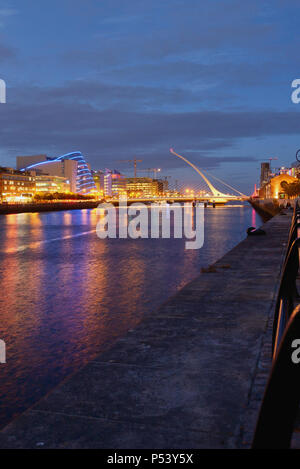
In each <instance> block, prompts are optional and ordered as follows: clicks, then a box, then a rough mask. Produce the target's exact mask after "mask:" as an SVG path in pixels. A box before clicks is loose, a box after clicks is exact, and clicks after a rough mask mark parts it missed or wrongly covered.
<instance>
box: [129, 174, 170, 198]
mask: <svg viewBox="0 0 300 469" xmlns="http://www.w3.org/2000/svg"><path fill="white" fill-rule="evenodd" d="M159 188H160V190H163V185H162V184H160V183H159V181H158V180H157V179H151V178H147V177H137V178H127V193H128V196H129V197H153V196H157V195H159V192H160V190H159Z"/></svg>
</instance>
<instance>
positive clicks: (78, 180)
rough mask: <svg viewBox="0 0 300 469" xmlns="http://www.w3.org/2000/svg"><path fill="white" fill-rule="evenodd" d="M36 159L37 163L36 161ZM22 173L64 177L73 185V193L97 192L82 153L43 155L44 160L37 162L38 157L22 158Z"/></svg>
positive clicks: (20, 160)
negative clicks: (53, 156)
mask: <svg viewBox="0 0 300 469" xmlns="http://www.w3.org/2000/svg"><path fill="white" fill-rule="evenodd" d="M34 159H35V161H34ZM20 162H22V165H24V166H23V167H22V169H21V170H22V171H25V170H26V171H30V170H31V171H40V172H42V173H45V174H52V175H53V174H55V175H56V176H63V177H65V178H66V179H68V180H69V181H70V183H71V187H72V191H74V192H77V193H79V194H88V193H89V192H91V191H96V185H95V182H94V179H93V176H92V173H91V170H90V169H89V167H88V165H87V163H86V161H85V159H84V157H83V155H82V153H81V152H80V151H76V152H73V153H67V154H66V155H62V156H58V157H57V158H50V157H47V156H46V155H43V160H42V161H38V162H36V157H30V156H28V157H27V156H24V157H20V159H19V164H20Z"/></svg>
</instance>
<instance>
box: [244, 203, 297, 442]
mask: <svg viewBox="0 0 300 469" xmlns="http://www.w3.org/2000/svg"><path fill="white" fill-rule="evenodd" d="M299 259H300V207H299V204H298V201H297V202H296V204H295V208H294V214H293V218H292V224H291V229H290V233H289V240H288V246H287V253H286V257H285V261H284V264H283V269H282V276H281V282H280V287H279V292H278V296H277V301H276V307H275V315H274V324H273V344H272V346H273V363H272V369H271V373H270V376H269V380H268V383H267V386H266V390H265V394H264V398H263V401H262V404H261V409H260V413H259V417H258V421H257V425H256V430H255V435H254V439H253V443H252V448H253V449H257V448H270V449H272V448H273V449H277V448H289V447H290V443H291V438H292V434H293V429H294V425H295V420H296V417H297V413H298V410H299V404H300V363H299V364H298V363H294V361H293V360H292V354H293V352H294V348H293V345H292V344H293V342H294V340H295V339H300V305H299V306H297V307H296V308H294V305H295V302H296V301H297V300H298V302H299V300H300V298H299V295H298V291H297V287H296V280H297V276H298V270H299V263H300V261H299ZM299 358H300V349H299Z"/></svg>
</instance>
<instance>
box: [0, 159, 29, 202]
mask: <svg viewBox="0 0 300 469" xmlns="http://www.w3.org/2000/svg"><path fill="white" fill-rule="evenodd" d="M35 190H36V189H35V172H34V171H18V170H15V169H13V168H3V167H0V196H1V201H2V202H22V201H26V200H30V199H32V197H33V196H34V194H35Z"/></svg>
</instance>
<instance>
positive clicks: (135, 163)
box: [118, 158, 143, 178]
mask: <svg viewBox="0 0 300 469" xmlns="http://www.w3.org/2000/svg"><path fill="white" fill-rule="evenodd" d="M142 161H143V160H137V159H136V158H134V159H133V160H119V161H118V162H119V163H133V167H134V177H135V178H136V172H137V169H136V167H137V163H141V162H142Z"/></svg>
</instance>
